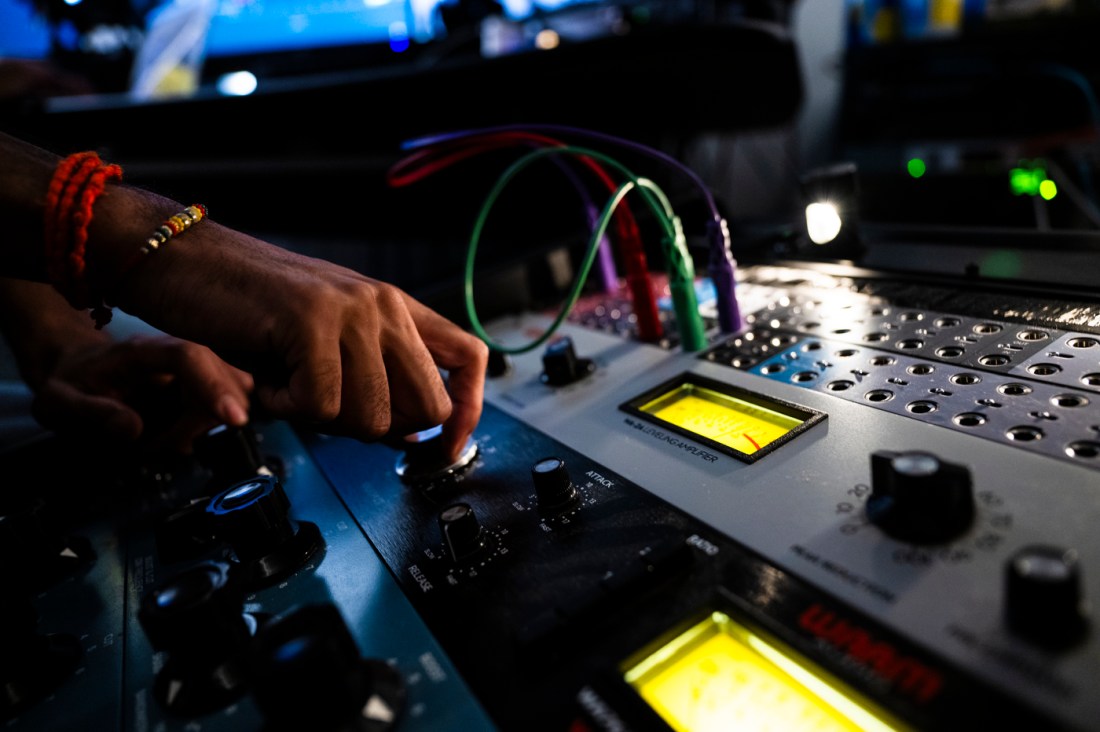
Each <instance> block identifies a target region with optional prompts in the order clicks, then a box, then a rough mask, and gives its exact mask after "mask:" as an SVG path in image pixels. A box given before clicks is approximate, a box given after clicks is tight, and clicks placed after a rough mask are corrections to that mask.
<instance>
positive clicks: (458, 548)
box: [439, 503, 487, 562]
mask: <svg viewBox="0 0 1100 732" xmlns="http://www.w3.org/2000/svg"><path fill="white" fill-rule="evenodd" d="M439 531H440V533H441V534H442V535H443V545H444V547H445V548H446V549H447V554H448V555H449V556H450V558H451V560H452V561H454V562H461V561H463V560H466V559H470V558H472V557H473V556H475V555H476V554H478V553H479V552H481V551H482V550H483V549H484V548H485V547H486V545H487V542H486V532H485V529H484V528H483V527H482V525H481V521H479V520H478V518H477V516H475V515H474V510H473V509H472V508H471V507H470V505H469V504H468V503H455V504H453V505H450V506H448V507H446V508H444V509H443V510H442V511H440V513H439Z"/></svg>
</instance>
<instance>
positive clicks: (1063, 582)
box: [1005, 545, 1088, 645]
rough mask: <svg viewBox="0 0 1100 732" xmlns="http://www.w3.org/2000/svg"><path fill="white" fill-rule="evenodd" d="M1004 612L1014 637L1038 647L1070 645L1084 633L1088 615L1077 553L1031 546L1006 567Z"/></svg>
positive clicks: (1018, 554)
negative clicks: (1025, 639)
mask: <svg viewBox="0 0 1100 732" xmlns="http://www.w3.org/2000/svg"><path fill="white" fill-rule="evenodd" d="M1005 608H1006V610H1007V618H1008V623H1009V626H1010V627H1011V628H1012V630H1013V631H1015V632H1016V633H1018V634H1020V635H1022V636H1025V637H1028V638H1032V639H1033V640H1036V641H1039V642H1040V643H1047V644H1052V645H1060V644H1063V643H1070V642H1072V641H1074V640H1076V639H1078V638H1080V637H1081V635H1082V634H1083V633H1084V631H1085V629H1086V627H1087V618H1088V611H1087V606H1086V603H1085V600H1084V598H1083V596H1082V591H1081V569H1080V562H1079V560H1078V557H1077V552H1075V551H1073V550H1071V549H1065V548H1062V547H1057V546H1047V545H1034V546H1028V547H1024V548H1023V549H1020V550H1019V551H1017V552H1016V553H1015V554H1014V555H1012V557H1011V558H1010V559H1009V560H1008V564H1007V565H1006V567H1005Z"/></svg>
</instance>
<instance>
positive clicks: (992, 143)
mask: <svg viewBox="0 0 1100 732" xmlns="http://www.w3.org/2000/svg"><path fill="white" fill-rule="evenodd" d="M0 18H2V19H3V21H4V22H3V23H0V58H3V59H5V63H6V64H7V66H6V71H5V72H4V73H6V74H7V77H6V78H7V79H8V80H9V81H7V82H6V85H4V84H0V88H5V89H6V90H7V91H6V94H5V96H4V98H3V100H2V101H0V125H2V126H3V128H4V129H6V130H8V131H10V132H13V133H15V134H18V135H20V136H23V137H25V138H27V139H30V140H31V141H33V142H36V143H38V144H41V145H42V146H44V147H48V148H50V149H53V150H55V151H57V152H60V153H65V152H71V151H75V150H77V149H83V148H94V149H97V150H99V151H100V152H101V154H102V155H103V156H104V157H105V158H109V159H110V160H112V161H114V162H117V163H119V164H120V165H122V166H123V168H124V170H125V171H126V180H127V181H128V182H131V183H135V184H137V185H144V186H148V187H151V188H154V189H156V190H159V191H161V192H164V193H166V194H168V195H172V196H174V197H177V198H178V199H179V200H186V201H192V200H195V201H203V202H205V203H206V204H207V205H208V206H209V207H210V209H211V211H212V212H213V214H214V216H216V217H217V218H218V219H220V220H221V221H222V222H223V223H227V224H229V225H233V226H237V227H239V228H242V229H245V230H247V231H249V232H250V233H254V234H256V235H258V236H261V237H263V238H267V239H269V240H271V241H273V242H275V243H279V244H282V245H285V246H288V247H291V248H297V249H301V250H302V251H307V252H310V253H316V254H318V255H320V256H325V257H327V258H330V259H334V260H336V261H340V262H342V263H345V264H347V265H349V266H352V267H354V268H356V269H359V270H362V271H364V272H366V273H367V274H371V275H373V276H377V277H380V278H383V279H388V280H390V281H393V282H395V283H396V284H399V285H401V286H403V287H405V288H407V289H409V290H410V291H412V292H414V293H415V294H417V295H418V296H420V297H422V298H423V299H425V300H427V301H429V302H430V303H431V304H433V305H435V306H436V307H438V308H439V309H441V310H444V311H445V312H447V313H448V314H450V315H452V316H453V317H455V318H456V319H461V312H460V310H459V309H458V308H457V303H458V300H459V299H460V298H459V295H458V293H459V290H460V286H461V274H462V272H461V269H462V261H463V258H464V256H465V252H466V246H467V241H468V239H469V236H470V231H471V227H472V226H473V223H474V218H475V216H476V213H477V211H478V210H479V207H480V206H481V204H482V202H483V201H484V199H485V196H486V194H487V193H488V191H489V189H490V188H491V186H492V184H493V182H494V181H495V180H496V179H497V177H498V176H499V175H500V174H501V172H502V170H503V169H504V167H505V166H506V164H507V162H509V161H511V160H514V159H515V157H516V155H517V153H516V152H515V151H514V150H513V151H506V152H502V153H493V154H485V155H481V156H478V157H476V158H472V159H470V160H466V161H463V162H461V163H458V164H455V165H452V166H450V167H448V168H446V169H444V170H441V171H439V172H438V173H436V174H435V175H433V176H431V177H428V178H425V179H424V180H422V181H420V182H418V183H415V184H413V185H409V186H404V187H395V186H392V185H389V184H388V183H387V178H386V171H387V170H389V169H390V168H391V167H392V166H393V165H394V164H395V163H396V162H398V161H399V160H401V159H402V158H403V157H404V156H405V155H407V154H408V152H409V151H408V150H407V149H405V148H404V147H403V146H404V145H405V144H406V143H407V142H408V141H409V140H412V139H415V138H418V137H420V136H430V135H437V134H446V133H450V132H454V131H457V130H465V129H471V128H481V127H492V126H499V125H530V124H547V125H559V126H561V128H560V130H559V131H560V132H561V134H562V136H565V137H568V135H567V134H566V128H570V127H571V128H577V129H583V130H589V131H599V132H601V133H603V134H607V135H614V136H617V137H620V138H624V139H629V140H631V141H634V142H636V143H638V144H641V145H645V146H649V147H651V148H652V149H655V150H658V151H660V152H661V153H662V154H665V155H668V156H670V157H671V158H673V159H675V160H677V161H680V162H681V163H682V164H684V165H685V166H687V167H688V168H690V169H691V170H692V171H694V173H695V174H696V175H697V176H698V177H699V178H700V179H701V180H702V181H704V182H705V184H706V186H707V187H708V188H709V189H710V191H711V192H712V194H713V196H714V198H715V199H716V201H717V203H718V205H719V207H720V208H721V210H722V212H723V213H724V215H725V216H726V218H727V220H728V222H729V225H730V229H731V234H732V244H733V250H734V251H733V254H734V256H735V257H736V258H737V259H738V261H740V262H751V261H772V260H776V259H799V260H820V261H823V262H829V261H843V262H848V263H855V264H857V265H859V266H864V267H867V268H873V269H878V270H890V271H898V272H910V273H912V272H919V273H929V274H935V275H937V276H945V277H948V278H960V279H961V280H962V281H965V282H967V283H971V284H980V283H981V281H982V280H983V279H985V280H996V281H1012V282H1015V283H1024V284H1029V283H1030V284H1035V285H1037V286H1045V285H1051V284H1055V285H1057V286H1059V287H1068V288H1071V289H1072V288H1080V289H1082V290H1086V291H1092V292H1095V291H1096V289H1097V287H1098V286H1100V274H1098V273H1097V270H1100V268H1098V267H1096V266H1095V262H1096V254H1097V252H1098V243H1097V242H1098V238H1097V236H1096V234H1097V231H1098V230H1100V208H1098V205H1097V200H1098V199H1097V191H1096V183H1095V180H1094V177H1095V171H1096V163H1097V158H1096V156H1097V146H1096V139H1097V128H1098V124H1100V106H1098V103H1097V99H1096V92H1095V80H1096V78H1097V73H1098V68H1097V66H1098V65H1100V58H1098V57H1097V56H1096V54H1095V53H1091V52H1090V51H1089V48H1090V39H1091V38H1094V37H1095V36H1096V32H1097V30H1100V3H1096V2H1090V1H1087V0H1078V1H1076V2H1075V1H1073V0H984V1H983V0H926V1H924V2H916V1H914V0H892V1H889V2H887V1H876V0H862V1H861V0H813V2H809V1H808V0H771V1H768V0H547V1H546V2H539V1H537V0H503V1H502V2H498V1H497V0H450V1H448V0H167V1H165V0H160V1H158V0H0ZM36 64H49V65H50V67H51V68H53V69H54V70H56V71H57V72H59V73H64V74H68V75H71V76H69V77H67V78H69V80H70V81H71V80H72V78H73V77H75V78H77V79H78V80H79V84H77V85H74V86H69V87H63V86H60V85H57V84H55V85H53V86H50V85H49V84H46V83H39V84H37V85H33V84H31V83H29V82H26V83H23V84H19V83H16V81H12V80H13V79H18V78H20V77H19V75H20V74H23V75H24V76H23V77H22V78H23V79H26V78H27V76H26V74H27V69H28V68H30V67H31V66H32V65H36ZM80 84H83V86H80ZM587 141H588V143H591V138H588V140H587ZM604 149H605V150H607V148H604ZM615 154H622V155H623V156H624V158H623V159H624V160H626V161H628V162H629V163H630V164H632V165H637V166H638V167H637V168H636V172H638V173H639V174H645V175H649V176H651V177H653V178H654V179H655V180H656V181H658V182H659V183H660V184H661V185H663V186H666V191H667V192H669V193H670V195H671V196H672V198H673V201H674V203H675V205H676V207H677V212H678V213H680V214H681V216H682V218H683V219H684V223H685V228H686V229H687V234H688V237H689V243H690V244H691V245H692V247H693V250H694V251H698V252H700V254H702V255H704V256H705V252H706V251H707V247H706V241H705V234H706V232H705V231H704V230H703V224H704V223H705V219H706V217H705V216H695V215H694V214H695V213H697V212H699V211H700V210H701V207H702V205H703V201H702V198H701V196H700V193H699V188H698V186H697V185H694V184H693V182H692V181H691V180H690V179H689V178H688V177H687V176H685V175H683V174H682V173H681V172H678V171H676V170H675V169H674V167H673V166H670V165H658V164H656V163H654V162H653V160H654V159H653V157H652V156H649V157H646V158H644V159H642V158H634V157H631V156H630V153H629V152H628V151H625V150H623V149H616V150H615ZM514 190H515V193H513V194H510V196H509V197H508V200H507V205H506V206H502V207H500V208H499V209H498V211H497V212H495V214H494V216H495V217H496V218H497V220H499V221H500V224H499V226H497V227H496V228H495V229H494V231H496V232H499V233H495V234H492V235H487V238H486V241H485V243H484V246H483V249H482V250H481V253H480V254H479V257H480V259H479V271H480V272H481V273H482V274H481V275H479V276H483V277H486V278H490V277H495V278H497V279H496V280H494V282H495V283H496V284H497V285H498V286H497V287H489V288H486V290H487V291H492V292H497V293H498V301H497V302H495V303H490V302H488V301H487V302H486V304H485V305H484V307H485V308H486V309H487V312H488V310H491V309H493V308H494V307H495V308H498V309H499V310H500V311H507V310H513V309H522V308H526V307H538V306H541V305H543V304H545V303H548V302H552V301H554V300H555V298H558V297H560V295H561V293H562V287H563V285H565V284H568V281H569V279H570V276H569V275H570V273H571V272H573V270H571V269H570V266H571V263H575V258H576V256H577V255H578V254H579V252H581V251H582V250H583V243H584V240H585V236H586V234H587V229H584V227H583V226H581V225H580V223H578V222H581V223H583V217H582V216H581V215H580V206H579V204H578V202H577V200H576V195H575V193H572V192H571V191H570V190H569V188H568V186H566V185H563V181H562V178H561V176H554V175H538V174H537V173H532V174H530V175H527V176H525V177H524V178H523V179H522V180H521V181H519V182H517V184H516V186H515V188H514ZM822 191H828V192H829V195H830V196H832V197H833V198H834V199H835V201H834V202H835V203H837V205H838V209H839V211H840V215H841V216H842V218H843V220H844V234H845V236H842V237H839V238H838V239H837V240H836V241H833V242H830V243H826V244H815V243H814V241H813V238H812V237H810V236H808V231H807V222H806V214H805V211H806V207H807V205H808V204H809V203H810V202H812V201H813V200H814V197H815V196H818V195H821V192H822ZM639 215H640V216H641V217H642V218H644V211H641V207H639ZM643 223H644V222H643ZM657 245H658V242H653V246H654V247H656V246H657ZM563 252H564V253H565V254H566V255H571V256H572V260H571V258H570V256H564V257H563V256H562V254H563ZM562 267H565V270H566V271H565V272H564V273H563V272H562ZM516 285H518V286H516Z"/></svg>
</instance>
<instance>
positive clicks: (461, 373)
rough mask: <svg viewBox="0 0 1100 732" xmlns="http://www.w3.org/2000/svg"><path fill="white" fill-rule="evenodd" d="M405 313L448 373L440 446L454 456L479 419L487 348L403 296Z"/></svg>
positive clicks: (474, 338) (439, 364)
mask: <svg viewBox="0 0 1100 732" xmlns="http://www.w3.org/2000/svg"><path fill="white" fill-rule="evenodd" d="M406 300H407V301H408V308H409V312H410V313H411V314H412V316H413V321H414V322H415V323H416V328H417V331H418V332H419V333H420V338H421V340H423V341H424V345H426V346H427V347H428V351H429V353H431V354H432V359H433V360H434V361H435V364H436V366H438V367H439V368H441V369H445V370H446V371H447V372H448V378H447V389H448V391H449V392H450V396H451V404H452V411H451V416H450V418H448V419H447V421H446V422H444V423H443V434H442V439H443V446H444V449H445V450H446V451H447V454H448V455H449V456H450V457H451V458H455V459H456V458H457V457H458V455H459V453H460V452H461V451H462V448H463V447H464V446H465V445H466V441H467V440H468V439H469V438H470V435H472V434H473V432H474V429H475V428H476V427H477V423H478V421H479V420H480V419H481V410H482V402H483V399H484V396H485V369H486V367H487V366H488V363H489V349H488V347H487V346H486V345H485V344H484V343H483V342H482V341H481V339H479V338H477V337H476V336H473V335H471V334H469V333H467V332H466V331H464V330H462V329H461V328H459V327H458V326H457V325H455V324H454V323H452V322H451V321H450V320H447V319H446V318H444V317H443V316H442V315H440V314H439V313H437V312H435V311H434V310H432V309H431V308H429V307H427V306H426V305H424V304H422V303H420V302H418V301H416V300H414V299H413V298H411V297H409V296H408V295H406Z"/></svg>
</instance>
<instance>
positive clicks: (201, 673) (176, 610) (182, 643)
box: [138, 561, 256, 715]
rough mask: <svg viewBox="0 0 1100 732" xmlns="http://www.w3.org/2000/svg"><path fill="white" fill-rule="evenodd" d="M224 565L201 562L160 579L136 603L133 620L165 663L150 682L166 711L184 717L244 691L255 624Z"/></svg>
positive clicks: (227, 702) (241, 594)
mask: <svg viewBox="0 0 1100 732" xmlns="http://www.w3.org/2000/svg"><path fill="white" fill-rule="evenodd" d="M243 608H244V596H243V592H242V589H241V586H240V585H239V583H238V582H237V581H236V580H235V578H234V577H233V575H232V574H231V570H230V565H229V564H227V563H225V562H214V561H208V562H202V563H199V564H196V565H194V566H192V567H189V568H188V569H186V570H184V571H181V572H179V573H177V574H174V575H172V576H171V577H168V578H167V579H165V580H162V581H161V582H160V583H158V584H157V585H155V586H154V587H153V588H151V589H150V590H149V592H147V593H146V594H145V596H144V597H143V598H142V601H141V607H140V608H139V610H138V620H139V622H140V623H141V627H142V629H143V630H144V631H145V635H146V636H147V637H148V639H149V642H150V644H151V645H152V646H153V648H154V649H156V650H158V651H163V652H165V653H166V654H167V657H168V660H167V661H166V663H165V665H164V666H163V667H162V668H161V670H160V672H159V673H158V674H157V677H156V679H155V681H154V693H155V695H156V697H157V700H158V701H159V702H160V704H161V705H163V706H164V707H165V708H166V709H169V710H172V711H173V712H178V713H185V714H188V715H191V714H199V713H203V712H207V711H213V710H215V709H219V708H221V707H223V706H225V705H226V704H229V703H230V702H231V701H233V700H234V699H236V698H238V697H239V696H240V695H241V694H242V693H243V692H244V689H245V680H246V671H247V669H246V667H245V661H246V659H245V656H244V654H245V652H246V650H247V648H248V645H249V643H250V642H251V639H252V635H253V633H254V631H255V627H256V626H255V620H254V618H252V617H251V616H247V615H245V613H244V610H243Z"/></svg>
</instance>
